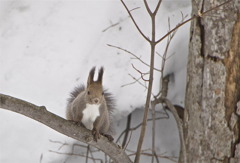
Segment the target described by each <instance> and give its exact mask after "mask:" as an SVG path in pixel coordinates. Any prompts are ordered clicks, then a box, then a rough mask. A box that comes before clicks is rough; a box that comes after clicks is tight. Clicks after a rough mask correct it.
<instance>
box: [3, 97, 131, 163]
mask: <svg viewBox="0 0 240 163" xmlns="http://www.w3.org/2000/svg"><path fill="white" fill-rule="evenodd" d="M0 108H3V109H7V110H10V111H13V112H16V113H19V114H22V115H25V116H27V117H29V118H32V119H34V120H36V121H38V122H40V123H42V124H45V125H46V126H48V127H50V128H52V129H54V130H56V131H58V132H59V133H62V134H64V135H66V136H69V137H71V138H73V139H76V140H79V141H81V142H84V143H87V144H89V145H92V146H94V147H96V148H98V149H100V150H101V151H103V152H104V153H106V154H108V155H109V156H110V157H111V158H112V159H113V160H114V161H116V162H122V161H124V162H128V163H131V162H132V161H131V160H130V158H129V157H128V156H127V155H126V153H125V152H124V151H123V150H122V149H120V148H119V147H118V145H117V144H114V143H113V142H109V141H108V139H107V138H106V137H104V136H101V138H100V139H99V140H98V141H97V142H96V141H94V139H93V136H92V133H91V131H90V130H88V129H86V128H84V127H80V126H78V125H76V124H75V123H73V122H71V121H67V120H65V119H63V118H61V117H59V116H57V115H55V114H53V113H51V112H49V111H47V109H46V108H45V107H44V106H41V107H39V106H36V105H34V104H31V103H29V102H26V101H23V100H20V99H17V98H14V97H11V96H7V95H4V94H0Z"/></svg>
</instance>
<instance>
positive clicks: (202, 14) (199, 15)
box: [156, 0, 233, 44]
mask: <svg viewBox="0 0 240 163" xmlns="http://www.w3.org/2000/svg"><path fill="white" fill-rule="evenodd" d="M231 1H233V0H228V1H226V2H224V3H222V4H220V5H218V6H216V7H213V8H211V9H209V10H207V11H205V12H203V13H200V14H199V13H198V15H194V16H193V17H191V18H189V19H187V20H186V21H184V22H182V23H180V24H178V25H177V26H176V27H175V28H173V29H172V30H170V31H169V32H168V33H166V34H165V35H164V36H163V37H161V38H160V39H159V40H158V41H156V44H158V43H159V42H161V41H162V40H163V39H165V38H166V37H167V36H168V35H169V34H171V33H172V32H174V31H175V30H177V29H178V28H179V27H181V26H183V25H184V24H186V23H188V22H190V21H192V20H193V19H196V18H199V17H203V16H205V15H206V14H207V13H209V12H211V11H213V10H216V9H218V8H219V7H221V6H224V5H226V4H227V3H229V2H231Z"/></svg>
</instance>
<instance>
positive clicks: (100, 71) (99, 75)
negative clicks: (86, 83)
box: [97, 67, 104, 83]
mask: <svg viewBox="0 0 240 163" xmlns="http://www.w3.org/2000/svg"><path fill="white" fill-rule="evenodd" d="M103 72H104V68H103V67H101V68H100V70H99V71H98V80H97V82H99V83H102V78H103Z"/></svg>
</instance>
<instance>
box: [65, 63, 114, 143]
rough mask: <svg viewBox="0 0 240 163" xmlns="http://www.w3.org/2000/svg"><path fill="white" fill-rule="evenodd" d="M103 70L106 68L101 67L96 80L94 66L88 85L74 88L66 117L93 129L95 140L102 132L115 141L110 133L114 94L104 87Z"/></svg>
mask: <svg viewBox="0 0 240 163" xmlns="http://www.w3.org/2000/svg"><path fill="white" fill-rule="evenodd" d="M103 72H104V68H103V67H101V68H100V70H99V72H98V79H97V81H94V80H93V79H94V73H95V67H93V68H92V69H91V70H90V72H89V76H88V81H87V87H85V86H84V85H80V86H78V87H75V88H74V90H73V91H72V92H71V94H70V98H69V99H68V103H67V109H66V118H67V120H71V121H74V122H77V123H80V124H81V125H83V126H84V127H86V128H87V129H89V130H92V134H93V138H94V140H95V141H97V139H99V138H100V134H102V135H104V136H105V137H107V138H108V140H109V141H113V137H112V136H111V135H109V134H108V133H110V132H111V127H112V126H111V114H112V112H113V110H114V104H115V102H114V99H113V97H112V94H111V93H109V92H107V91H106V90H104V89H103V86H102V78H103Z"/></svg>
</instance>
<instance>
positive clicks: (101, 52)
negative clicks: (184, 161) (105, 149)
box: [0, 0, 191, 163]
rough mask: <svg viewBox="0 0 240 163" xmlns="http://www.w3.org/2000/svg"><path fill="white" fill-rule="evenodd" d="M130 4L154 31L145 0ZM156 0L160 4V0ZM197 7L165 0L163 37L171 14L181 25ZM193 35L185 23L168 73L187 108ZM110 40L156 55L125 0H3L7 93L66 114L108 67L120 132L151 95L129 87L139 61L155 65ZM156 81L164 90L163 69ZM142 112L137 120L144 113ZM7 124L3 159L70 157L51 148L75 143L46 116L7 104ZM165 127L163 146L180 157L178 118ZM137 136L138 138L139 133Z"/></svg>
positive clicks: (2, 117) (1, 43) (0, 84)
mask: <svg viewBox="0 0 240 163" xmlns="http://www.w3.org/2000/svg"><path fill="white" fill-rule="evenodd" d="M126 2H127V5H128V6H129V8H130V9H133V8H136V7H140V8H139V9H137V10H134V11H133V12H132V13H133V15H134V17H135V18H136V21H137V23H138V24H139V26H140V28H141V29H142V30H143V32H144V33H145V34H146V35H147V36H150V29H151V28H150V21H149V20H150V19H149V17H148V15H147V12H146V9H145V7H144V6H143V3H142V1H126ZM150 4H151V7H152V8H153V6H154V5H155V4H156V1H155V0H152V1H150ZM190 10H191V4H190V0H187V1H186V0H175V1H170V0H163V3H162V5H161V7H160V10H159V13H158V17H157V36H158V38H160V37H161V36H163V35H164V34H165V33H166V32H167V31H168V23H167V20H168V17H169V18H170V21H171V27H174V26H175V25H176V24H178V23H179V22H180V21H181V12H182V13H183V14H184V15H186V14H188V15H189V14H190ZM116 23H117V25H114V24H116ZM112 25H114V26H113V27H110V26H112ZM108 27H110V28H108ZM188 39H189V24H187V25H185V26H183V27H182V28H180V29H179V30H178V32H177V34H176V36H175V38H174V40H173V41H172V43H171V46H170V50H169V55H172V54H173V56H172V57H171V58H170V59H169V60H168V61H167V66H166V69H165V72H164V73H165V74H172V75H171V81H170V88H169V99H170V100H171V101H172V102H173V103H174V104H179V105H182V106H183V105H184V93H185V82H186V79H185V78H186V64H187V59H186V58H187V53H188ZM107 44H111V45H115V46H118V47H121V48H124V49H126V50H129V51H131V52H133V53H134V54H136V55H138V56H140V57H141V59H142V60H144V61H146V62H148V61H149V53H150V52H149V49H150V48H149V44H148V43H146V41H145V40H144V39H143V38H142V37H141V35H140V34H139V33H138V32H137V30H136V28H135V27H134V25H133V23H132V22H131V20H130V18H129V17H128V14H127V12H126V10H125V9H124V7H123V5H122V4H121V2H120V1H114V0H85V1H82V0H49V1H47V0H6V1H4V0H0V93H3V94H7V95H10V96H14V97H17V98H20V99H24V100H26V101H29V102H31V103H33V104H36V105H44V106H46V107H47V109H48V110H49V111H51V112H53V113H55V114H57V115H59V116H61V117H64V116H65V106H66V99H67V98H68V96H69V92H70V91H71V90H72V89H73V87H74V86H76V85H78V84H80V83H86V80H87V75H88V72H89V70H90V69H91V68H92V67H93V66H97V67H100V66H104V67H105V73H104V78H103V83H104V86H105V87H106V88H108V90H109V91H111V92H112V93H113V94H114V96H115V98H116V99H117V109H118V110H117V111H116V112H115V118H114V119H115V120H118V121H119V122H116V124H118V129H117V131H119V132H120V131H121V128H122V127H125V124H124V123H123V122H125V121H126V116H127V115H128V113H130V112H132V111H133V110H134V109H135V108H141V107H142V106H143V105H144V103H145V97H146V90H145V88H144V87H142V86H141V85H140V84H137V83H136V84H131V85H128V84H129V83H132V82H133V78H132V77H131V76H134V77H135V78H139V77H140V76H139V73H138V72H136V71H135V70H134V69H133V68H132V66H131V64H134V66H135V67H137V68H138V69H139V70H141V71H142V72H146V71H147V70H148V67H146V66H145V65H143V64H142V63H140V62H139V61H138V60H136V59H131V58H132V56H130V55H129V54H127V53H126V52H123V51H121V50H119V49H116V48H112V47H109V46H107ZM165 45H166V42H165V41H163V42H162V43H161V44H159V45H158V46H157V52H158V53H160V54H162V53H163V51H164V48H165ZM155 64H156V68H160V66H161V58H160V57H156V61H155ZM129 74H130V75H131V76H130V75H129ZM154 79H155V80H154V89H153V91H154V93H155V94H156V93H158V91H159V79H160V74H158V73H155V78H154ZM135 112H136V114H137V115H141V113H139V112H138V111H135ZM135 117H136V121H137V119H139V116H135ZM140 119H142V118H140ZM121 121H122V122H121ZM135 123H136V124H137V122H135ZM0 124H1V125H0V138H1V139H0V162H1V163H2V162H3V163H19V162H25V163H32V162H40V160H41V162H43V163H47V162H54V160H61V158H63V157H64V156H63V155H58V154H55V153H51V152H49V150H56V149H57V148H58V146H56V144H53V143H50V142H49V139H51V140H58V141H62V142H68V141H72V139H70V138H67V137H66V136H64V135H61V134H59V133H57V132H55V131H53V130H52V129H49V128H48V127H46V126H44V125H42V124H40V123H38V122H35V121H33V120H31V119H29V118H26V117H24V116H22V115H19V114H16V113H13V112H9V111H6V110H3V109H0ZM163 130H164V133H163V132H161V131H163ZM157 133H158V134H159V135H158V136H159V143H160V144H159V148H158V149H157V150H158V152H161V153H164V152H165V153H167V155H174V156H177V155H178V150H179V149H178V145H179V142H178V136H177V135H176V134H177V132H176V126H175V122H174V120H171V118H170V119H167V120H161V124H159V132H157ZM174 134H175V135H174ZM133 136H135V137H136V139H138V133H136V134H135V135H133ZM145 142H148V140H146V141H145ZM168 142H169V143H168ZM175 142H176V143H175ZM134 144H136V143H133V144H130V145H131V146H132V149H133V150H134V149H136V147H135V146H133V145H134ZM40 158H42V159H40ZM59 162H61V161H59ZM62 162H63V161H62Z"/></svg>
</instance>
